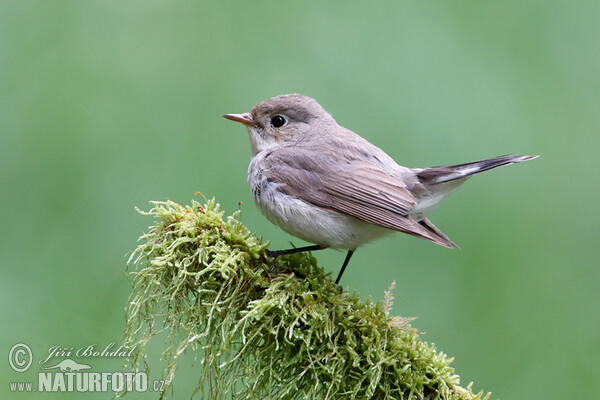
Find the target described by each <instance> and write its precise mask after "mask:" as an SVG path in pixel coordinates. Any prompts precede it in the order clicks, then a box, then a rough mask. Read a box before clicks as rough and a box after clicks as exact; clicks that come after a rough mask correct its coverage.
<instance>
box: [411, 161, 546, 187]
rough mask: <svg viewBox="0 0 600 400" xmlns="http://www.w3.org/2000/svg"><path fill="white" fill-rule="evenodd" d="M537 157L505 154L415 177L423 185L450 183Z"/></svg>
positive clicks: (429, 171) (442, 167)
mask: <svg viewBox="0 0 600 400" xmlns="http://www.w3.org/2000/svg"><path fill="white" fill-rule="evenodd" d="M538 157H539V156H518V155H514V154H507V155H505V156H499V157H494V158H488V159H487V160H481V161H474V162H469V163H464V164H455V165H444V166H440V167H431V168H425V169H423V170H422V171H421V172H419V173H417V177H418V178H419V180H420V181H421V183H423V184H424V185H428V184H429V185H430V184H436V183H444V182H450V181H453V180H456V179H461V178H466V177H469V176H471V175H475V174H478V173H480V172H484V171H489V170H490V169H494V168H497V167H502V166H503V165H510V164H514V163H518V162H522V161H528V160H533V159H534V158H538Z"/></svg>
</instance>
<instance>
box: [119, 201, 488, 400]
mask: <svg viewBox="0 0 600 400" xmlns="http://www.w3.org/2000/svg"><path fill="white" fill-rule="evenodd" d="M153 205H154V207H153V208H152V210H150V211H149V212H147V213H146V212H141V211H140V212H141V213H142V214H144V215H150V216H153V217H154V218H155V224H154V225H153V226H151V227H150V230H149V232H148V233H146V234H144V235H143V236H142V237H141V238H140V240H141V241H142V244H141V245H139V246H138V248H137V249H136V250H135V251H134V252H133V254H132V256H131V258H130V263H132V264H135V265H137V266H138V270H137V271H135V272H133V274H134V280H133V294H132V295H131V298H130V303H129V306H128V308H127V325H126V328H125V334H124V336H125V342H126V343H127V344H128V345H129V346H131V347H135V351H134V354H133V357H132V358H131V360H130V362H131V365H129V366H128V368H132V369H136V368H138V367H139V366H140V364H141V362H142V361H144V359H145V356H146V344H147V343H148V341H149V340H150V339H152V337H154V336H155V335H157V334H159V333H161V332H163V331H167V339H166V343H165V350H164V352H163V354H162V358H163V360H164V362H165V371H164V374H165V378H166V386H167V388H168V387H170V385H171V384H172V382H173V378H174V376H175V373H176V370H177V359H178V357H179V356H181V355H182V354H183V353H184V352H186V351H188V350H189V351H192V352H194V353H195V355H197V357H198V358H199V359H200V360H201V362H200V363H201V367H199V368H198V371H199V375H200V376H199V383H198V387H197V389H196V392H195V393H194V394H192V393H190V395H192V397H193V396H194V395H196V396H198V397H203V396H204V395H206V396H207V398H211V399H219V398H226V397H227V398H244V399H263V398H269V399H313V398H318V399H348V398H361V399H362V398H366V399H368V398H373V399H385V398H389V399H398V398H405V399H480V398H481V396H482V393H479V394H477V395H475V394H473V393H472V391H471V389H470V386H469V387H467V388H461V387H459V386H458V385H459V377H458V375H456V374H455V372H454V369H453V368H451V367H450V366H449V364H450V363H451V361H452V359H450V358H448V357H447V356H446V355H445V354H443V353H440V352H436V351H435V349H434V347H433V346H432V345H429V344H427V343H425V342H423V341H422V340H421V339H420V338H419V336H418V332H417V331H416V330H414V329H412V328H411V327H410V325H409V322H410V320H409V319H402V318H399V317H393V316H391V315H390V314H389V310H390V308H391V302H392V299H393V297H392V295H391V292H389V293H386V300H385V301H384V303H383V304H382V303H373V302H372V301H370V300H369V301H362V300H361V299H360V297H359V296H358V294H356V293H354V294H349V293H347V292H343V293H341V291H340V287H339V286H337V285H335V284H334V283H333V281H332V280H331V279H330V277H329V275H326V274H325V273H324V271H323V269H322V268H320V267H319V266H318V265H317V263H316V260H315V259H314V258H313V257H312V256H310V255H308V254H292V255H289V256H287V257H283V256H282V257H279V258H278V259H277V264H276V268H275V269H274V270H273V271H272V272H271V271H269V266H270V264H271V262H272V259H270V258H268V256H267V255H266V254H265V248H266V247H267V245H268V243H263V242H262V240H261V239H260V238H257V237H256V236H255V235H254V234H253V233H251V232H250V231H249V230H248V229H247V228H246V227H245V226H244V225H243V224H242V223H241V222H239V220H238V219H237V218H238V216H239V211H238V212H236V213H234V214H233V215H232V216H230V217H228V218H227V219H226V220H225V221H224V220H223V219H222V218H223V212H221V211H219V205H218V204H216V203H215V200H214V199H212V200H210V201H208V202H207V204H205V205H204V206H201V205H200V204H199V203H197V202H195V201H193V202H192V205H191V206H182V205H180V204H177V203H174V202H172V201H166V202H153ZM167 393H168V391H165V392H163V395H162V397H165V396H166V394H167ZM488 397H489V395H488V396H486V397H485V398H488Z"/></svg>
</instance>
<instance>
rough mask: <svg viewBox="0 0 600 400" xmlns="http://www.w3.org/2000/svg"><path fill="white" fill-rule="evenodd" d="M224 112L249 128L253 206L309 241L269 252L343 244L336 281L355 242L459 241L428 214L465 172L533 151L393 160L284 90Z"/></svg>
mask: <svg viewBox="0 0 600 400" xmlns="http://www.w3.org/2000/svg"><path fill="white" fill-rule="evenodd" d="M223 117H225V118H227V119H229V120H232V121H236V122H240V123H242V124H243V125H245V127H246V128H247V130H248V134H249V138H250V147H251V151H252V157H251V160H250V164H249V166H248V179H247V181H248V184H249V185H250V188H251V191H252V197H253V200H254V202H255V204H256V206H257V208H258V210H259V211H260V212H261V213H262V214H263V215H264V216H265V217H266V218H267V219H268V220H269V221H270V222H272V223H273V224H275V225H277V226H279V227H280V228H281V229H283V230H284V231H285V232H287V233H289V234H291V235H292V236H295V237H298V238H300V239H302V240H304V241H306V242H309V243H313V245H310V246H304V247H298V248H292V249H284V250H276V251H270V250H269V251H268V253H267V254H268V255H269V256H271V257H274V258H276V257H278V256H280V255H283V254H290V253H296V252H304V251H315V250H321V249H327V248H333V249H341V250H346V251H347V253H346V257H345V259H344V262H343V264H342V267H341V269H340V271H339V273H338V276H337V278H336V280H335V283H336V284H338V283H339V282H340V280H341V278H342V275H343V274H344V271H345V270H346V267H347V266H348V263H349V262H350V258H351V257H352V255H353V254H354V252H355V251H356V249H357V248H358V247H360V246H362V245H364V244H366V243H369V242H371V241H373V240H375V239H378V238H381V237H384V236H386V235H388V234H390V233H393V232H394V231H399V232H403V233H407V234H409V235H412V236H415V237H417V238H420V239H424V240H427V241H429V242H432V243H435V244H437V245H440V246H443V247H446V248H457V247H458V246H457V245H456V244H455V243H454V242H453V241H452V240H450V238H448V236H446V235H445V234H444V233H442V231H440V230H439V229H438V228H437V227H436V226H435V225H434V224H433V223H432V222H431V221H430V220H429V219H428V218H427V217H426V214H427V212H429V211H431V210H432V209H434V208H435V207H436V206H437V205H438V203H439V202H440V201H441V200H442V199H444V198H445V197H446V196H448V195H449V194H451V193H453V192H455V191H456V190H457V189H458V188H459V187H460V185H462V184H463V183H464V182H465V181H466V180H467V179H469V177H471V176H472V175H475V174H478V173H480V172H484V171H488V170H491V169H494V168H497V167H501V166H504V165H509V164H514V163H519V162H523V161H528V160H532V159H535V158H537V157H538V156H528V155H514V154H509V155H503V156H499V157H494V158H489V159H485V160H481V161H475V162H469V163H463V164H455V165H444V166H437V167H429V168H408V167H404V166H401V165H398V164H397V163H396V162H395V161H394V160H393V159H392V158H391V157H390V156H389V155H388V154H386V153H385V152H384V151H383V150H381V149H380V148H379V147H377V146H375V145H374V144H372V143H370V142H369V141H367V140H366V139H364V138H362V137H361V136H359V135H358V134H356V133H354V132H353V131H351V130H349V129H346V128H344V127H342V126H341V125H339V124H338V123H337V122H336V120H335V119H334V118H333V117H332V116H331V114H329V113H328V112H327V111H325V110H324V109H323V107H322V106H321V105H320V104H319V103H318V102H317V101H316V100H314V99H312V98H310V97H308V96H304V95H300V94H285V95H280V96H275V97H272V98H269V99H266V100H264V101H262V102H260V103H258V104H257V105H256V106H255V107H254V108H253V109H252V110H251V111H249V112H246V113H242V114H225V115H223Z"/></svg>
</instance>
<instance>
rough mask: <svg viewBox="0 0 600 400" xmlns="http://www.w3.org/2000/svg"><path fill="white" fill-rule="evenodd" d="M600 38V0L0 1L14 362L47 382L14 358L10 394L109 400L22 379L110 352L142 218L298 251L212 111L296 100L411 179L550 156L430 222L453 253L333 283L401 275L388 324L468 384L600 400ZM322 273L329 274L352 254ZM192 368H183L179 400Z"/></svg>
mask: <svg viewBox="0 0 600 400" xmlns="http://www.w3.org/2000/svg"><path fill="white" fill-rule="evenodd" d="M599 21H600V3H598V2H597V1H595V0H592V1H579V2H569V1H548V0H547V1H528V2H523V1H514V0H511V1H447V2H437V1H431V0H427V1H383V2H364V1H361V2H349V1H344V2H342V1H335V2H316V1H315V2H289V3H287V2H275V1H266V2H260V3H259V2H242V1H237V2H234V1H221V2H201V1H190V0H186V1H184V0H175V1H158V0H130V1H116V0H114V1H84V0H72V1H27V0H21V1H11V0H3V1H1V2H0V163H1V170H0V183H1V185H2V190H1V195H0V196H1V197H0V199H1V206H2V217H1V219H2V230H1V235H2V236H1V241H0V251H1V255H2V268H1V274H2V275H1V277H0V296H1V303H0V304H1V305H0V307H1V313H2V314H1V317H2V320H3V321H4V327H3V329H2V330H1V332H0V340H1V342H0V350H1V352H2V353H3V354H5V355H6V354H8V352H9V349H10V348H11V346H12V345H13V344H15V343H18V342H24V343H26V344H28V345H29V346H30V347H31V348H32V350H33V352H34V366H33V368H32V369H31V370H29V371H27V372H25V373H22V374H18V373H16V372H14V371H13V370H12V369H11V368H10V366H9V364H8V363H7V362H6V361H5V362H4V363H3V366H2V369H1V371H2V374H1V380H2V382H0V397H2V398H9V397H10V398H16V399H29V398H31V399H39V398H41V397H44V398H46V399H51V398H52V399H53V398H57V399H58V398H107V397H109V396H108V395H107V394H84V395H80V394H75V395H72V396H70V395H67V394H64V393H62V394H61V393H59V394H54V395H49V394H44V395H42V394H40V393H33V394H23V393H21V394H11V393H10V392H9V388H8V382H14V381H34V382H36V381H37V371H38V370H39V365H36V363H37V362H38V361H39V359H40V358H42V356H45V355H46V353H47V350H48V348H49V347H51V346H56V345H60V346H65V347H73V348H75V349H77V348H78V347H81V346H84V345H89V344H97V345H98V346H99V347H103V346H105V345H106V344H108V343H110V342H113V341H114V342H116V343H117V344H118V343H119V340H120V336H121V333H122V328H123V326H124V307H125V305H126V303H127V298H128V295H129V293H130V284H129V282H128V281H127V278H126V275H125V261H126V254H127V253H128V252H129V251H131V250H132V249H133V248H134V247H135V246H136V239H137V238H138V236H139V235H140V234H141V233H142V232H143V231H144V230H145V229H146V227H147V226H148V225H150V224H151V223H152V221H151V220H150V219H149V218H148V217H143V216H140V215H138V214H137V213H136V212H135V210H134V207H135V206H139V207H140V208H142V209H148V208H149V207H150V206H149V204H148V202H149V201H150V200H162V199H165V198H169V199H172V200H175V201H178V202H181V203H188V202H189V201H190V200H191V199H192V198H196V199H199V197H198V196H195V195H194V193H195V192H196V191H201V192H202V193H204V194H205V195H206V196H209V197H211V196H216V198H217V200H218V201H219V202H220V203H221V204H222V207H223V208H224V209H225V210H226V211H227V212H228V213H231V212H233V211H235V210H236V209H237V208H238V202H239V201H241V202H242V203H243V204H242V210H243V216H242V219H243V222H244V223H246V224H247V225H248V226H249V227H250V228H251V229H253V230H254V231H255V232H256V233H257V234H259V235H262V236H263V237H264V238H265V239H268V240H271V242H272V248H283V247H286V246H288V244H289V241H290V240H294V243H296V244H298V245H302V244H303V242H301V241H300V240H295V239H292V238H291V237H290V236H288V235H287V234H285V233H283V232H282V231H280V230H278V229H277V228H276V227H274V226H272V225H270V224H269V223H268V222H267V221H266V220H265V219H264V218H263V217H262V216H261V215H260V214H259V213H258V211H257V210H256V209H255V207H254V205H253V204H252V200H251V197H250V191H249V188H248V187H247V184H246V169H247V165H248V162H249V159H250V149H249V143H248V138H247V134H246V132H245V129H243V127H242V126H240V125H237V124H234V123H232V122H230V121H226V120H225V119H223V118H221V115H222V114H224V113H230V112H245V111H248V110H249V109H250V108H252V107H253V106H254V105H255V104H256V103H258V102H259V101H261V100H263V99H265V98H267V97H270V96H274V95H278V94H283V93H289V92H298V93H303V94H306V95H309V96H311V97H314V98H316V99H317V100H318V101H319V102H320V103H321V104H322V105H323V106H324V108H325V109H326V110H328V111H329V112H331V113H332V114H333V116H334V117H335V118H336V119H337V120H338V122H339V123H340V124H342V125H344V126H346V127H348V128H350V129H352V130H354V131H356V132H358V133H360V134H361V135H362V136H364V137H365V138H367V139H368V140H370V141H372V142H373V143H375V144H376V145H378V146H380V147H382V148H383V149H385V150H386V151H387V152H388V153H389V154H390V155H391V156H392V157H393V158H395V159H396V160H397V161H398V162H399V163H401V164H403V165H407V166H414V167H417V166H419V167H425V166H433V165H440V164H447V163H458V162H466V161H474V160H477V159H481V158H486V157H492V156H496V155H500V154H505V153H520V154H540V155H542V157H541V158H540V159H538V160H535V161H532V162H528V163H525V164H519V165H515V166H510V167H506V168H502V169H499V170H495V171H493V172H489V173H486V174H485V175H482V176H478V177H475V178H474V179H472V180H471V181H469V182H468V183H467V184H466V185H465V186H464V187H463V188H462V190H461V191H459V192H458V193H457V194H455V195H453V196H451V197H450V198H448V199H446V201H445V202H444V203H443V205H442V207H441V208H440V209H438V210H436V211H434V212H433V213H431V215H430V217H431V219H432V220H433V221H434V222H435V223H436V225H437V226H438V227H440V228H441V229H442V230H443V231H444V232H445V233H446V234H448V235H449V236H450V237H451V238H452V239H453V240H454V241H455V242H457V243H458V244H459V245H460V246H461V247H462V250H458V251H450V250H447V249H444V248H441V247H438V246H434V245H432V244H430V243H427V242H425V241H420V240H417V239H414V238H412V237H409V236H407V235H400V234H397V235H393V236H392V237H390V238H387V239H384V240H381V241H379V242H376V243H373V244H371V245H369V246H366V247H364V248H361V249H360V251H358V252H357V253H356V255H355V256H354V258H353V260H352V263H351V264H350V266H349V269H348V271H347V272H346V274H345V275H344V280H343V284H344V285H345V286H347V287H349V288H351V289H354V290H357V291H359V292H360V293H361V295H362V296H363V297H364V298H367V297H369V296H372V297H373V298H374V299H376V300H380V299H381V298H382V297H383V291H384V290H386V289H387V288H388V287H389V285H390V283H391V282H392V281H394V280H395V281H396V284H397V289H396V292H395V293H396V297H397V300H396V303H395V308H394V312H395V313H397V314H400V315H403V316H418V317H419V318H418V320H417V321H415V323H414V325H415V326H416V327H418V329H420V330H421V331H424V332H425V334H424V335H423V338H424V339H425V340H426V341H428V342H434V343H435V344H436V346H437V347H438V349H439V350H441V351H444V352H445V353H447V354H449V355H451V356H453V357H455V362H454V364H453V365H454V367H455V368H456V370H457V373H459V374H460V375H461V377H462V383H463V384H467V383H468V382H470V381H474V382H475V383H474V390H480V389H483V390H485V391H492V392H493V398H502V399H513V398H524V399H525V398H543V399H564V398H594V397H596V396H598V372H600V368H599V365H600V318H599V305H600V291H599V286H600V272H599V268H598V266H599V264H600V263H599V262H598V259H599V256H600V251H599V250H598V249H599V245H598V243H597V241H598V238H599V235H598V225H599V223H600V218H599V215H600V213H599V211H598V201H599V200H600V193H599V184H598V172H599V168H598V162H597V159H596V154H597V152H598V149H599V146H598V145H599V144H600V143H599V142H600V140H599V138H600V135H599V131H600V23H599ZM316 256H317V257H318V259H319V261H320V262H321V263H322V265H324V266H325V268H327V270H329V271H332V272H333V273H337V271H338V268H339V266H340V265H341V262H342V260H343V257H344V254H343V253H341V252H336V251H333V250H329V251H323V252H320V253H317V254H316ZM160 345H161V343H160V339H159V340H158V341H157V342H156V343H155V347H154V348H153V349H154V351H155V353H156V354H153V355H152V356H151V357H150V358H149V360H148V363H149V365H150V367H151V368H152V371H153V374H154V375H151V378H159V377H160V373H159V371H160V368H161V366H162V364H161V362H160V361H159V359H158V355H159V349H160ZM4 359H5V360H6V356H5V358H4ZM61 359H62V358H60V357H59V358H55V359H54V361H56V362H58V361H60V360H61ZM76 360H78V361H80V362H85V359H77V358H76ZM49 364H50V363H48V364H47V365H49ZM89 364H92V366H93V370H94V371H115V370H118V369H119V368H120V365H121V360H120V359H119V360H115V359H112V360H106V359H105V360H103V359H97V360H92V361H91V362H89ZM200 368H201V366H200V365H198V364H196V365H193V364H192V357H187V358H186V360H184V361H183V363H182V367H181V368H180V370H179V373H178V378H177V380H176V386H175V392H174V394H175V396H174V398H187V397H189V395H190V394H191V392H192V390H193V387H194V385H195V383H196V377H197V376H198V375H199V369H200ZM132 397H133V398H137V397H144V398H145V397H156V396H155V395H151V396H149V395H148V394H146V395H139V396H132Z"/></svg>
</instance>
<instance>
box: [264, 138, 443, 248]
mask: <svg viewBox="0 0 600 400" xmlns="http://www.w3.org/2000/svg"><path fill="white" fill-rule="evenodd" d="M330 158H333V157H330ZM263 165H264V173H265V174H266V177H267V179H269V180H270V181H272V182H274V183H276V184H278V186H279V188H280V190H282V191H283V192H284V193H286V194H288V195H290V196H294V197H297V198H300V199H302V200H304V201H306V202H308V203H311V204H313V205H315V206H318V207H321V208H324V209H327V210H331V211H336V212H340V213H343V214H347V215H350V216H353V217H355V218H358V219H360V220H362V221H365V222H368V223H371V224H374V225H379V226H382V227H384V228H388V229H392V230H396V231H401V232H405V233H408V234H410V235H413V236H417V237H420V238H422V239H425V240H428V241H430V242H433V243H436V244H439V245H441V246H444V247H449V248H452V247H455V245H454V243H452V241H450V240H449V239H448V238H447V237H446V236H443V235H439V234H438V233H437V232H436V231H435V230H432V229H428V228H427V227H426V226H424V225H422V224H420V223H419V222H417V221H415V220H414V219H413V218H411V217H410V216H409V215H408V213H409V211H410V210H411V209H412V208H413V206H414V204H415V198H414V197H413V195H412V194H411V193H410V191H408V190H407V189H406V185H405V184H404V183H403V182H402V181H400V180H398V179H395V178H392V177H391V176H389V175H387V174H386V173H385V172H384V171H383V170H382V169H381V168H379V167H378V166H376V165H374V164H372V163H369V162H367V161H363V160H352V161H347V162H343V163H341V162H338V161H335V160H331V159H329V158H328V159H325V158H323V157H321V158H318V159H316V158H315V154H314V152H308V151H306V150H303V149H298V148H293V147H289V148H280V149H277V150H275V151H272V152H271V153H270V154H269V155H267V156H266V157H265V160H264V164H263Z"/></svg>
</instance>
